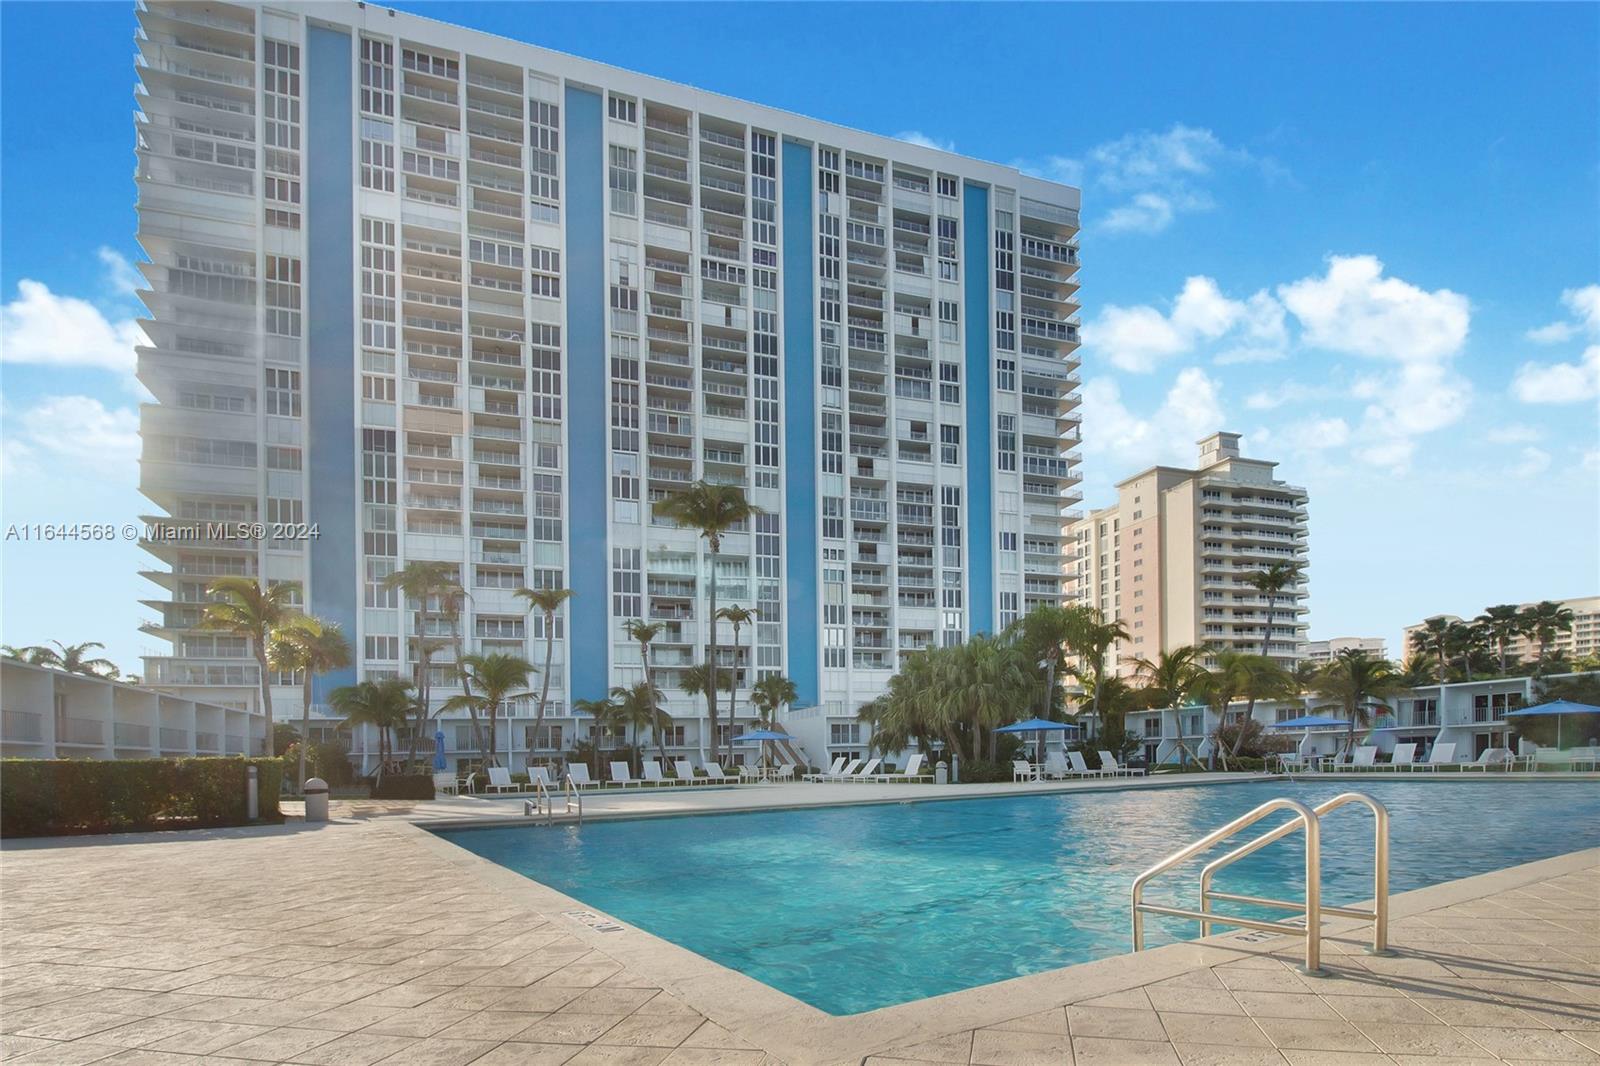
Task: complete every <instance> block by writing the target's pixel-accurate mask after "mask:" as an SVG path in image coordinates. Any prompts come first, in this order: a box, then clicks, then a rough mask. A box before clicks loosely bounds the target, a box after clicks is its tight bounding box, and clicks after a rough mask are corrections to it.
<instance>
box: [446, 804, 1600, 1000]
mask: <svg viewBox="0 0 1600 1066" xmlns="http://www.w3.org/2000/svg"><path fill="white" fill-rule="evenodd" d="M1351 789H1359V790H1360V791H1363V792H1366V793H1368V794H1370V795H1371V796H1373V797H1374V798H1375V799H1377V800H1378V801H1379V802H1380V803H1382V804H1384V805H1385V806H1386V807H1388V808H1389V813H1390V841H1391V847H1392V871H1391V880H1390V890H1391V891H1392V892H1403V891H1405V890H1407V889H1412V888H1420V887H1422V886H1424V885H1430V884H1436V883H1438V882H1440V881H1448V880H1454V879H1456V878H1459V877H1466V876H1468V875H1471V874H1477V873H1484V872H1487V871H1489V870H1496V869H1501V868H1504V867H1507V866H1514V865H1516V864H1517V863H1522V862H1529V861H1532V860H1534V859H1542V858H1548V857H1550V856H1552V855H1559V854H1562V853H1564V852H1569V851H1574V850H1577V849H1579V848H1585V847H1595V846H1600V787H1597V786H1595V785H1594V784H1593V783H1585V782H1571V783H1562V782H1527V781H1521V782H1496V781H1492V780H1490V781H1471V782H1467V781H1460V780H1449V781H1418V782H1412V783H1408V782H1379V781H1359V780H1357V781H1350V780H1345V781H1341V782H1329V783H1326V784H1324V783H1296V784H1288V783H1285V782H1281V781H1271V782H1260V783H1252V784H1245V785H1224V786H1203V785H1199V786H1191V787H1181V788H1163V789H1154V790H1129V791H1122V792H1110V793H1098V794H1082V793H1080V794H1076V795H1071V794H1067V795H1031V796H1017V797H1005V798H1000V799H973V800H953V801H948V802H945V801H940V802H925V803H902V804H883V805H873V806H866V807H860V806H857V807H828V808H813V809H809V810H786V811H763V812H756V813H749V814H728V815H695V816H685V817H671V818H640V819H629V820H625V821H610V822H590V823H588V824H586V825H584V826H583V827H582V828H577V827H556V828H553V829H552V828H548V827H542V826H517V827H511V828H491V829H468V830H457V831H445V832H443V833H441V835H443V836H444V837H445V838H446V839H448V840H450V841H452V842H453V843H455V844H458V845H460V846H461V847H463V848H466V849H467V850H468V851H471V852H474V853H475V854H478V855H481V856H483V857H484V858H486V859H489V860H491V861H493V862H495V863H498V864H499V865H501V866H505V867H507V868H509V869H512V870H515V871H516V872H518V873H520V874H523V875H524V876H526V877H529V878H532V879H534V880H536V881H540V882H542V883H544V884H546V885H549V886H551V887H552V888H555V889H558V890H559V891H561V892H564V893H566V894H567V895H570V896H573V897H575V898H577V899H579V900H582V901H583V902H584V903H585V904H587V905H589V906H592V907H594V908H595V909H597V910H601V911H605V912H606V913H608V914H611V915H613V916H615V917H617V918H619V919H621V920H623V921H625V922H629V923H631V924H632V925H635V926H637V927H639V928H641V929H644V930H646V931H648V932H650V933H653V934H655V935H656V936H659V937H662V938H663V939H666V940H670V941H672V942H673V943H675V944H679V945H681V946H683V947H685V948H688V949H689V950H690V951H694V952H696V953H698V954H700V955H704V956H706V957H707V958H710V959H713V960H715V961H717V962H719V963H721V964H723V965H724V966H728V967H731V968H732V969H735V970H738V971H740V972H742V973H744V974H747V975H748V976H750V977H753V978H755V979H756V980H758V981H762V982H764V983H766V984H768V985H771V986H772V987H774V988H777V989H779V990H780V991H783V992H786V993H788V994H789V995H791V996H794V997H795V998H797V999H800V1000H803V1001H805V1002H806V1003H809V1004H811V1005H812V1006H814V1007H817V1008H819V1009H821V1010H824V1011H827V1012H828V1013H830V1014H856V1013H859V1012H861V1011H868V1010H873V1009H876V1008H878V1007H887V1006H891V1005H893V1004H896V1003H905V1002H908V1001H910V1000H914V999H921V998H923V997H926V996H933V995H939V994H941V993H945V992H954V991H958V990H960V989H964V988H972V987H975V986H977V985H983V984H989V983H990V982H993V981H1000V980H1005V979H1007V978H1011V977H1018V976H1021V975H1024V974H1030V973H1037V972H1039V971H1042V970H1050V969H1055V968H1057V967H1060V966H1068V965H1071V964H1073V963H1078V962H1086V961H1088V960H1091V959H1097V958H1103V957H1105V956H1108V955H1118V954H1122V953H1124V952H1127V951H1129V950H1131V945H1130V943H1129V931H1128V890H1129V886H1130V885H1131V884H1132V881H1133V878H1134V877H1135V876H1136V875H1137V874H1138V873H1139V872H1140V871H1141V870H1143V869H1145V868H1147V867H1148V866H1149V865H1151V864H1152V863H1153V862H1154V861H1155V860H1156V859H1158V858H1159V857H1160V856H1162V855H1164V854H1168V853H1170V852H1171V851H1173V850H1175V849H1177V848H1179V847H1181V846H1183V845H1184V844H1186V843H1188V842H1189V841H1191V840H1194V839H1195V838H1196V837H1199V836H1202V835H1204V834H1205V833H1207V832H1209V831H1210V830H1212V829H1214V828H1216V827H1217V826H1219V825H1221V824H1223V823H1224V822H1226V821H1228V820H1229V819H1230V818H1233V817H1234V816H1236V815H1239V814H1242V813H1244V812H1245V811H1247V810H1249V809H1250V808H1252V807H1254V806H1256V805H1257V804H1259V803H1261V802H1263V801H1265V800H1267V799H1270V798H1272V797H1273V796H1279V795H1290V796H1293V797H1295V798H1296V799H1299V800H1301V801H1303V802H1305V803H1307V804H1315V803H1319V802H1321V801H1322V800H1325V799H1328V798H1330V797H1332V796H1334V795H1337V794H1338V793H1340V792H1343V791H1349V790H1351ZM1277 821H1278V819H1276V818H1270V819H1268V820H1267V821H1265V822H1263V823H1261V827H1262V829H1265V828H1267V827H1268V826H1270V825H1273V824H1276V823H1277ZM1298 840H1299V838H1298V837H1295V838H1291V839H1290V840H1286V841H1284V842H1283V843H1282V844H1278V845H1274V846H1273V847H1270V848H1267V849H1265V850H1263V851H1261V852H1259V853H1257V854H1256V855H1254V856H1251V857H1250V858H1249V859H1246V860H1244V861H1243V862H1240V863H1239V864H1237V865H1236V866H1234V867H1232V868H1231V869H1230V870H1228V871H1227V872H1226V873H1224V874H1223V875H1221V876H1220V877H1219V878H1218V881H1217V887H1218V888H1220V889H1223V890H1224V891H1235V892H1243V893H1248V894H1252V895H1265V896H1278V897H1282V898H1295V897H1297V896H1298V895H1299V892H1300V887H1301V884H1302V882H1303V878H1302V876H1301V874H1302V868H1301V862H1302V859H1301V856H1300V853H1299V846H1298ZM1371 849H1372V819H1371V817H1370V815H1368V814H1367V812H1366V809H1365V808H1363V807H1347V808H1344V809H1342V810H1341V811H1339V812H1336V813H1335V814H1331V815H1329V817H1328V818H1327V820H1326V821H1325V822H1324V833H1323V861H1322V872H1323V899H1324V900H1325V901H1326V902H1329V903H1348V902H1352V901H1354V900H1359V899H1366V898H1370V896H1371V876H1372V874H1371V861H1372V860H1371ZM1216 854H1221V852H1220V851H1218V852H1215V853H1213V855H1212V856H1211V857H1215V855H1216ZM1199 866H1200V863H1199V862H1198V861H1197V862H1196V863H1195V864H1194V865H1193V867H1192V868H1181V869H1179V870H1175V871H1173V872H1172V873H1171V874H1170V875H1168V877H1167V878H1166V879H1164V882H1165V883H1164V885H1162V887H1160V888H1159V889H1157V890H1155V891H1152V892H1150V894H1149V898H1150V899H1151V900H1152V901H1179V900H1180V899H1181V900H1182V905H1185V906H1193V905H1194V899H1195V897H1194V892H1195V887H1194V886H1195V883H1196V880H1197V875H1198V871H1199ZM1198 932H1199V930H1198V926H1197V925H1196V924H1195V923H1192V922H1184V921H1178V920H1164V919H1159V918H1155V919H1150V921H1149V925H1148V926H1147V933H1146V935H1147V937H1149V939H1150V942H1151V943H1152V944H1160V943H1165V942H1169V941H1171V940H1174V939H1183V938H1188V937H1193V936H1196V935H1198Z"/></svg>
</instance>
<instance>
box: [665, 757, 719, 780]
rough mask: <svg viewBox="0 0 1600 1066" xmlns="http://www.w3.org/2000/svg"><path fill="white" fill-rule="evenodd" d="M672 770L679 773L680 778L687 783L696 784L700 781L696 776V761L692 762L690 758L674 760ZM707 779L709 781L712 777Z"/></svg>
mask: <svg viewBox="0 0 1600 1066" xmlns="http://www.w3.org/2000/svg"><path fill="white" fill-rule="evenodd" d="M672 772H673V773H675V774H677V775H678V780H679V781H680V782H682V783H683V784H685V785H696V784H699V783H700V782H699V780H698V779H697V778H696V777H695V776H694V763H692V762H690V761H689V760H688V759H675V760H673V763H672ZM707 780H708V781H709V780H710V778H707Z"/></svg>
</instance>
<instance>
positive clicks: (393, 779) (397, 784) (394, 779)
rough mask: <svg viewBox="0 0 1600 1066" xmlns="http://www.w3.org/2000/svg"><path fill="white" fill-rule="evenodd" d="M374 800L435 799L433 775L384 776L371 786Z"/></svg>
mask: <svg viewBox="0 0 1600 1066" xmlns="http://www.w3.org/2000/svg"><path fill="white" fill-rule="evenodd" d="M371 796H372V798H373V799H407V800H418V799H420V800H431V799H433V775H432V774H384V775H383V776H382V777H379V778H375V779H374V780H373V782H372V786H371Z"/></svg>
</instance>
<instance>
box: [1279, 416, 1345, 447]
mask: <svg viewBox="0 0 1600 1066" xmlns="http://www.w3.org/2000/svg"><path fill="white" fill-rule="evenodd" d="M1282 436H1283V439H1284V440H1285V441H1286V442H1287V443H1288V445H1289V447H1291V448H1296V449H1299V450H1300V451H1307V452H1313V451H1322V450H1324V449H1326V448H1343V447H1344V446H1345V445H1347V444H1349V443H1350V424H1349V423H1348V422H1346V421H1345V420H1344V419H1342V418H1313V419H1311V420H1310V421H1308V422H1300V423H1297V424H1295V425H1291V426H1289V427H1288V428H1287V429H1286V430H1285V431H1284V432H1283V434H1282Z"/></svg>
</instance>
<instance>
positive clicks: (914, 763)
mask: <svg viewBox="0 0 1600 1066" xmlns="http://www.w3.org/2000/svg"><path fill="white" fill-rule="evenodd" d="M923 759H924V756H923V755H922V753H921V752H918V753H917V754H915V755H913V756H911V758H909V759H907V760H906V765H905V768H904V769H902V770H900V771H898V772H896V773H892V774H877V775H875V776H874V777H873V778H872V780H873V781H874V782H892V781H932V780H933V775H932V774H925V773H923V772H922V763H923Z"/></svg>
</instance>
